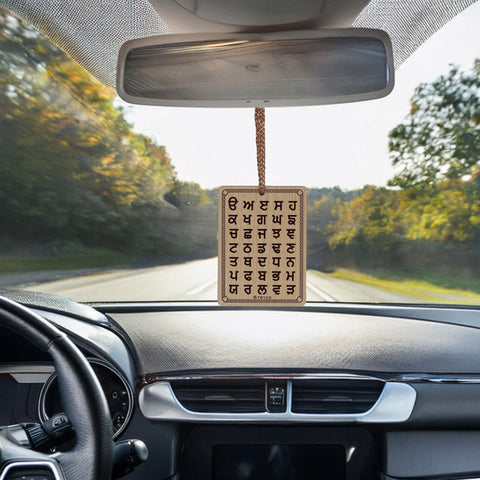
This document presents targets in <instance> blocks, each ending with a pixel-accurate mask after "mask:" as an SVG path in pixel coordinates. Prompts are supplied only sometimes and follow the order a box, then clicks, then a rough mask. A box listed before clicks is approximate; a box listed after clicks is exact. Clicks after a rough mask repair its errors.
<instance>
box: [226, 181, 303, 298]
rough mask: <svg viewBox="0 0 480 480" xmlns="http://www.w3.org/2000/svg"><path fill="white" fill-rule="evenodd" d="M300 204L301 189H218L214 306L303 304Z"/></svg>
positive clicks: (301, 210)
mask: <svg viewBox="0 0 480 480" xmlns="http://www.w3.org/2000/svg"><path fill="white" fill-rule="evenodd" d="M306 205H307V191H306V189H305V187H266V189H265V194H264V195H260V193H259V189H258V187H220V189H219V192H218V228H219V236H218V303H219V304H220V305H248V306H260V305H268V306H275V305H278V306H292V305H297V306H298V305H303V304H304V303H305V300H306V231H307V222H306V220H307V219H306Z"/></svg>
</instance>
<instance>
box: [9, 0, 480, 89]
mask: <svg viewBox="0 0 480 480" xmlns="http://www.w3.org/2000/svg"><path fill="white" fill-rule="evenodd" d="M473 3H475V0H440V1H439V0H415V1H411V0H410V1H408V0H394V1H392V0H372V1H371V2H368V1H366V0H343V1H340V0H298V1H297V2H295V9H292V7H291V1H290V0H276V1H272V0H254V1H253V0H248V1H246V0H197V1H196V2H191V1H189V0H177V1H175V0H151V1H150V2H149V1H147V0H115V1H111V0H75V1H74V2H68V1H64V0H0V4H2V5H3V6H5V7H6V8H8V9H9V10H11V11H12V12H14V13H15V14H17V15H18V16H19V17H20V18H22V19H24V20H26V21H27V22H29V23H31V24H32V25H34V26H35V27H36V28H37V29H38V30H40V31H41V32H42V33H43V34H45V35H46V36H47V37H49V38H50V39H51V40H52V41H53V43H55V44H56V45H57V46H58V47H60V48H61V49H62V50H64V51H65V52H66V53H67V54H68V55H70V56H71V57H72V58H73V59H75V60H76V61H77V62H78V63H79V64H80V65H82V66H83V67H84V68H85V69H86V70H88V71H89V72H90V73H91V74H92V75H94V76H95V77H96V78H97V79H98V80H99V81H100V82H102V83H103V84H105V85H109V86H114V85H115V78H116V67H117V56H118V51H119V49H120V47H121V45H122V44H123V43H124V42H126V41H127V40H130V39H133V38H140V37H146V36H153V35H159V34H165V33H167V29H168V33H187V32H188V33H194V32H207V31H210V32H235V31H262V30H265V29H269V30H272V29H279V30H281V29H287V28H288V29H299V28H333V27H335V28H339V27H350V26H353V27H357V28H358V27H363V28H378V29H382V30H384V31H386V32H387V33H388V34H389V35H390V37H391V40H392V44H393V52H394V59H395V67H396V68H398V67H399V66H400V65H401V64H402V62H403V61H405V60H406V59H407V58H408V57H409V56H410V55H411V54H412V53H413V52H414V51H415V50H416V49H417V48H418V47H419V46H420V45H421V44H422V43H424V42H425V41H426V40H427V39H428V38H429V37H430V36H431V35H432V34H433V33H435V32H436V31H437V30H438V29H439V28H440V27H442V26H443V25H444V24H446V23H447V22H448V21H449V20H450V19H452V18H453V17H454V16H456V15H457V14H459V13H460V12H461V11H463V10H464V9H465V8H467V7H468V6H469V5H471V4H473ZM269 19H270V20H269ZM267 21H268V22H269V23H268V24H266V22H267Z"/></svg>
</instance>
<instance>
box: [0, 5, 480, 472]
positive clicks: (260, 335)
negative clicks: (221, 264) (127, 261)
mask: <svg viewBox="0 0 480 480" xmlns="http://www.w3.org/2000/svg"><path fill="white" fill-rule="evenodd" d="M473 3H474V2H473V1H469V0H458V1H453V0H447V1H445V2H434V1H431V0H417V1H415V2H407V1H405V0H398V1H396V2H391V1H388V0H370V1H369V0H341V1H340V0H337V1H334V0H297V1H296V2H289V1H285V0H279V1H276V2H273V1H271V0H256V1H250V0H249V1H245V0H118V1H115V2H109V1H94V0H77V1H75V2H62V1H50V0H34V1H29V0H0V4H1V5H2V7H4V8H5V10H6V11H9V12H11V14H12V15H15V16H16V17H18V18H19V19H21V20H22V21H23V22H25V23H26V24H28V25H31V26H33V27H35V29H36V30H38V31H39V32H41V33H42V34H43V35H45V36H46V37H47V38H49V39H50V41H51V42H52V43H53V44H54V45H56V46H57V47H58V48H59V49H60V50H61V51H63V52H65V53H66V54H67V55H68V56H69V57H70V58H72V59H73V60H75V61H76V62H78V63H79V64H80V65H81V66H82V67H83V68H84V69H85V70H87V71H88V72H89V73H90V74H91V75H93V76H94V77H95V78H96V79H97V80H98V81H99V82H101V84H103V85H105V86H108V87H115V88H116V90H117V92H118V95H119V96H120V97H121V98H122V99H123V100H124V101H126V102H131V103H133V104H142V105H149V106H156V107H155V108H158V109H161V108H163V107H165V108H170V107H171V106H179V107H188V108H194V107H203V108H211V107H214V108H226V107H232V108H239V109H241V108H243V109H245V108H247V109H248V108H250V109H253V108H254V107H258V108H263V107H267V115H268V108H269V107H272V108H282V107H288V106H302V107H303V108H307V109H308V108H310V107H308V105H331V104H339V103H347V102H355V101H363V102H367V103H368V102H371V101H373V99H375V98H381V97H384V96H386V95H388V94H389V93H390V92H391V91H392V89H393V90H394V88H395V87H394V83H395V75H396V73H395V71H396V70H398V72H401V71H402V70H401V66H402V63H404V62H405V61H407V59H408V58H409V56H410V55H412V54H414V52H415V51H416V50H417V48H419V47H421V46H422V44H423V43H424V42H426V41H427V40H428V39H429V38H430V37H431V36H432V35H434V34H435V32H437V30H439V29H441V27H442V26H443V25H445V24H447V23H448V22H449V21H451V20H452V19H454V17H456V16H457V15H459V14H461V12H462V11H464V10H465V9H466V8H467V7H469V6H470V5H471V4H473ZM2 38H3V37H2ZM1 48H2V47H1V45H0V49H1ZM32 48H33V47H32ZM309 48H310V50H308V49H309ZM215 49H217V50H218V49H219V51H218V52H217V51H216V50H215ZM198 52H200V55H202V54H203V55H204V56H203V57H200V58H198V57H197V56H196V55H197V53H198ZM277 52H280V53H279V55H280V54H281V55H283V54H284V58H282V61H281V62H280V64H281V68H280V67H278V65H277V64H273V63H272V64H269V61H270V59H272V58H276V57H275V55H277ZM316 52H320V53H319V56H318V62H317V57H316V56H315V55H316ZM36 54H37V53H36ZM38 55H40V53H38ZM242 55H247V56H248V55H251V57H249V58H248V62H249V65H248V66H247V67H248V68H246V70H252V71H255V72H258V71H260V73H261V75H263V77H261V79H260V80H258V78H257V77H255V79H254V80H248V79H247V76H245V78H243V77H242V76H241V75H240V74H239V73H238V70H237V67H238V63H239V62H240V61H241V60H238V62H237V61H235V59H236V58H241V56H242ZM227 56H229V57H228V58H229V59H233V61H231V62H227V61H225V65H224V64H222V61H223V60H222V59H225V58H226V57H227ZM242 61H243V60H242ZM202 62H203V63H202ZM0 63H1V62H0ZM227 64H228V65H227ZM229 65H230V66H231V67H230V66H229ZM264 65H265V66H264ZM270 66H271V67H272V68H271V69H269V68H270ZM250 67H251V68H250ZM229 68H231V69H230V70H229ZM242 69H243V70H242V71H246V70H245V68H244V67H243V66H242ZM311 69H315V71H314V72H313V71H312V70H311ZM2 72H3V70H2ZM11 72H14V70H11ZM310 75H312V76H310ZM322 82H323V83H322ZM118 101H120V100H118ZM267 125H268V117H267ZM0 128H1V127H0ZM2 148H3V147H2ZM0 155H2V153H1V152H0ZM267 157H268V156H267ZM218 161H219V162H220V160H218ZM222 161H223V160H222ZM267 162H268V158H267ZM477 162H478V160H477ZM272 168H273V167H272ZM302 174H303V175H304V176H305V177H306V179H305V182H307V181H308V176H309V172H308V171H304V172H302ZM285 182H288V178H285ZM1 184H2V180H1V179H0V189H2V188H3V187H2V185H1ZM19 188H20V189H21V187H19ZM39 208H40V207H39ZM92 221H93V220H92ZM87 222H88V220H87ZM0 231H3V230H1V229H0ZM215 235H216V232H214V236H215ZM215 241H216V240H215ZM193 276H194V275H193ZM172 281H173V279H172ZM2 285H3V284H0V287H1V291H0V425H2V427H1V428H0V480H97V479H98V480H107V479H108V480H109V479H118V478H122V477H125V478H128V479H132V480H167V479H169V480H310V479H311V480H313V479H322V480H374V479H380V480H400V479H403V480H425V479H432V480H440V479H444V480H464V479H465V480H467V479H475V478H478V476H479V475H480V455H479V454H478V450H479V448H480V362H479V358H480V357H479V354H480V312H479V308H478V306H475V305H473V304H468V302H463V303H461V304H453V303H449V302H448V301H446V302H442V303H440V302H434V303H427V302H422V301H418V302H413V301H412V302H407V303H403V302H400V301H399V302H395V301H384V302H382V301H378V302H369V301H365V302H357V301H355V302H350V301H348V300H346V301H336V302H332V301H326V302H325V301H308V302H307V303H306V304H305V305H298V306H288V307H285V306H274V305H269V304H266V305H264V306H255V307H249V306H236V305H226V306H225V305H218V303H217V301H216V299H215V298H211V299H209V300H196V299H193V300H190V301H183V299H178V300H173V299H167V300H164V299H163V298H162V286H159V288H158V290H159V294H158V299H157V300H155V299H152V300H149V301H146V300H144V299H140V300H138V299H136V298H134V296H132V297H129V296H128V295H127V296H122V298H118V297H112V298H113V300H111V299H110V298H109V297H108V295H107V296H106V297H105V300H104V301H99V300H97V299H94V300H93V301H84V300H83V299H71V298H68V297H69V295H68V294H66V295H65V296H63V295H60V294H58V293H56V294H52V293H49V292H45V291H43V292H42V291H34V289H28V288H22V287H21V286H20V287H15V288H14V287H11V286H9V285H7V287H8V288H6V287H4V286H2ZM65 288H66V287H65ZM92 288H94V289H95V288H96V287H95V285H94V286H93V287H92ZM165 288H168V287H167V286H165ZM122 295H123V294H122ZM92 298H93V297H92ZM477 336H478V337H477Z"/></svg>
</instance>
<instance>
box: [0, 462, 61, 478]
mask: <svg viewBox="0 0 480 480" xmlns="http://www.w3.org/2000/svg"><path fill="white" fill-rule="evenodd" d="M18 467H20V468H24V467H27V468H28V467H31V468H48V469H49V470H50V471H51V472H52V473H53V477H54V478H55V480H63V479H64V477H63V475H62V473H61V472H60V469H59V468H58V466H57V464H56V463H54V462H53V461H52V462H48V461H46V460H44V461H42V460H39V461H38V462H36V461H32V460H30V461H26V462H21V461H14V462H11V463H9V464H7V466H6V467H5V468H4V469H3V472H2V474H1V475H0V480H5V478H6V477H7V474H8V473H9V472H10V470H12V469H14V468H18Z"/></svg>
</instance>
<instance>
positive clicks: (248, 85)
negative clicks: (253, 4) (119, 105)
mask: <svg viewBox="0 0 480 480" xmlns="http://www.w3.org/2000/svg"><path fill="white" fill-rule="evenodd" d="M393 84H394V67H393V54H392V46H391V42H390V39H389V37H388V35H387V34H386V33H385V32H383V31H380V30H372V29H341V30H338V29H325V30H299V31H286V32H266V33H225V34H219V33H215V34H176V35H159V36H155V37H150V38H142V39H135V40H130V41H128V42H126V43H125V44H124V45H123V46H122V48H121V49H120V53H119V60H118V69H117V91H118V94H119V95H120V97H121V98H122V99H123V100H125V101H127V102H129V103H136V104H143V105H163V106H177V107H179V106H184V107H266V106H300V105H322V104H333V103H345V102H356V101H361V100H371V99H375V98H380V97H384V96H385V95H388V94H389V93H390V92H391V90H392V88H393Z"/></svg>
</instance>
